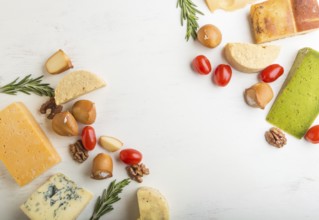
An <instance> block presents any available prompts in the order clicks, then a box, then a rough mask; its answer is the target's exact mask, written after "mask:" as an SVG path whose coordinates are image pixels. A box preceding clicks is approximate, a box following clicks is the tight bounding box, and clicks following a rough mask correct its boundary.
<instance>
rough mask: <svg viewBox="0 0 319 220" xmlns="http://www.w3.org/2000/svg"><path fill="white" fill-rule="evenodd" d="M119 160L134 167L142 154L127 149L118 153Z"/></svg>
mask: <svg viewBox="0 0 319 220" xmlns="http://www.w3.org/2000/svg"><path fill="white" fill-rule="evenodd" d="M120 159H121V161H123V162H124V163H126V164H129V165H134V164H138V163H139V162H141V160H142V154H141V152H139V151H137V150H135V149H132V148H128V149H124V150H122V151H121V152H120Z"/></svg>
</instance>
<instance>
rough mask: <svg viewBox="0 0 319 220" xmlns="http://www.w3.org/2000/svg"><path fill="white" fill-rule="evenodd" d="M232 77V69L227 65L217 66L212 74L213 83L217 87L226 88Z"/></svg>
mask: <svg viewBox="0 0 319 220" xmlns="http://www.w3.org/2000/svg"><path fill="white" fill-rule="evenodd" d="M231 76H232V69H231V67H230V66H229V65H227V64H220V65H218V66H217V68H216V69H215V72H214V82H215V83H216V84H217V85H218V86H226V85H227V84H228V83H229V81H230V79H231Z"/></svg>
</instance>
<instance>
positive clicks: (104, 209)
mask: <svg viewBox="0 0 319 220" xmlns="http://www.w3.org/2000/svg"><path fill="white" fill-rule="evenodd" d="M130 182H131V181H130V179H129V178H128V179H124V180H122V181H121V182H118V183H116V180H113V181H112V182H111V183H110V185H109V187H108V188H107V190H106V189H104V190H103V193H102V196H99V197H98V198H97V200H96V203H95V206H94V212H93V214H92V216H91V218H90V220H99V219H100V218H101V217H102V215H104V214H106V213H108V212H110V211H112V210H113V209H114V208H113V206H112V204H113V203H115V202H117V201H119V200H120V199H121V198H120V197H119V196H118V195H119V194H120V193H121V192H122V190H123V188H124V187H125V186H127V185H128V184H129V183H130Z"/></svg>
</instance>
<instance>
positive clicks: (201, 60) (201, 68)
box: [192, 55, 212, 75]
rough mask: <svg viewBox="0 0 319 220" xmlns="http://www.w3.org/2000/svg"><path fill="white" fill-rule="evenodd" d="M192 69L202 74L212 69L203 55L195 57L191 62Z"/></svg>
mask: <svg viewBox="0 0 319 220" xmlns="http://www.w3.org/2000/svg"><path fill="white" fill-rule="evenodd" d="M192 66H193V69H194V70H195V71H196V72H198V73H199V74H202V75H207V74H209V73H210V72H211V71H212V67H211V65H210V62H209V60H208V59H207V58H206V57H205V56H204V55H199V56H197V57H195V59H194V60H193V62H192Z"/></svg>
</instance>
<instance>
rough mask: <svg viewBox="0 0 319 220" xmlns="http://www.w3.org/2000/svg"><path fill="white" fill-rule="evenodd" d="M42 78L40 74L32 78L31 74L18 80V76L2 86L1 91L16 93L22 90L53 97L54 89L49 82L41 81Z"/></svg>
mask: <svg viewBox="0 0 319 220" xmlns="http://www.w3.org/2000/svg"><path fill="white" fill-rule="evenodd" d="M42 78H43V76H39V77H37V78H35V79H32V78H31V74H30V75H27V76H26V77H24V78H23V79H21V80H20V81H18V80H19V77H18V78H16V79H15V80H13V81H12V82H11V83H9V84H7V85H5V86H2V87H0V93H5V94H9V95H16V94H17V93H18V92H22V93H25V94H28V95H30V94H31V93H34V94H37V95H39V96H49V97H53V96H54V89H53V88H52V87H50V85H49V84H48V83H41V81H42Z"/></svg>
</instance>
